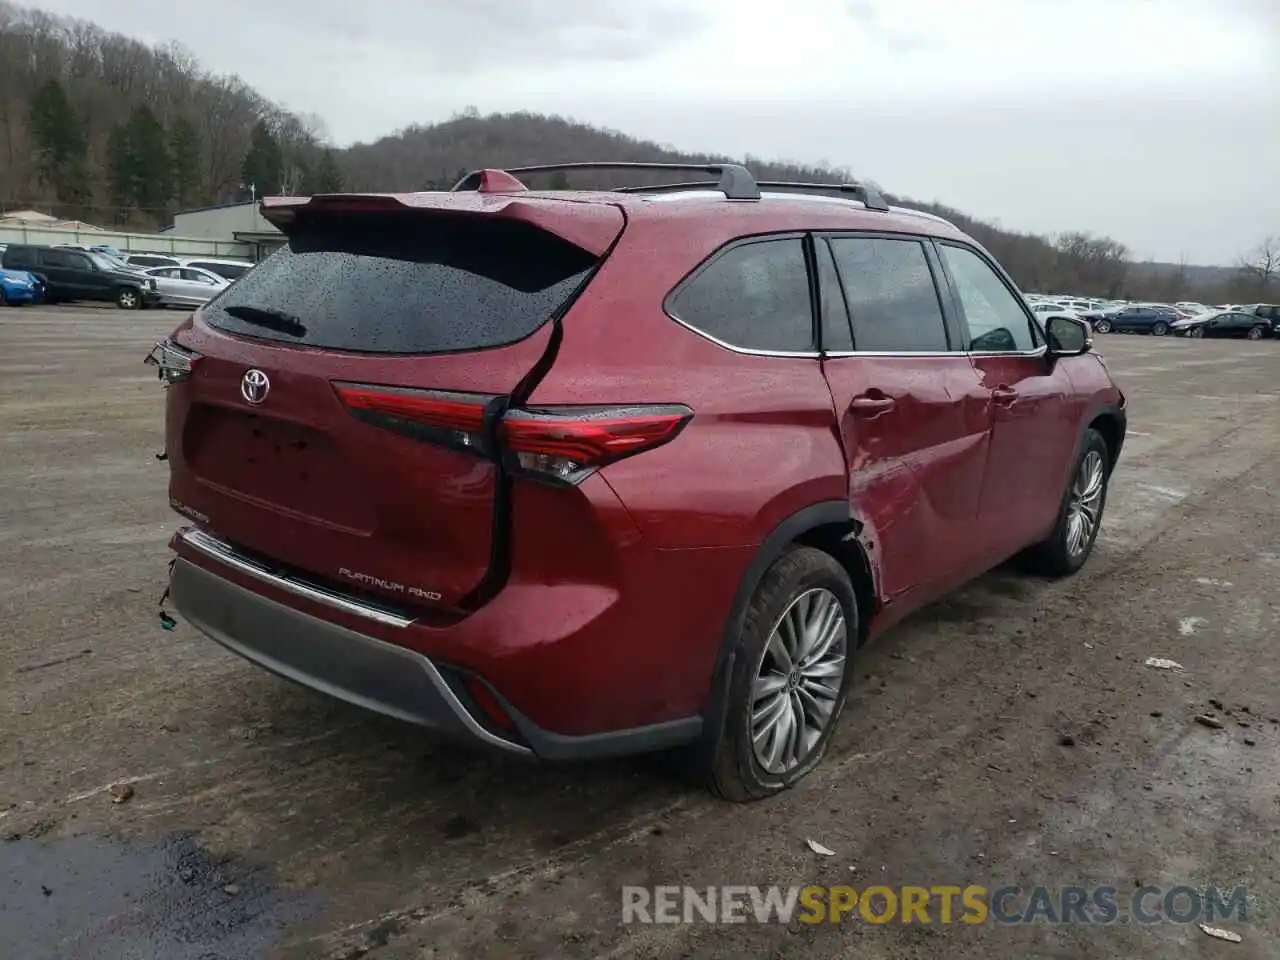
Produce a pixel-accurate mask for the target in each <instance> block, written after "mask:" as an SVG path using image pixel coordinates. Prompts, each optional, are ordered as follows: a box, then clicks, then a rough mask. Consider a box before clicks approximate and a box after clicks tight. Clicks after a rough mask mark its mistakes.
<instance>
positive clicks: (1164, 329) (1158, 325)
mask: <svg viewBox="0 0 1280 960" xmlns="http://www.w3.org/2000/svg"><path fill="white" fill-rule="evenodd" d="M1168 332H1169V325H1168V324H1167V323H1165V322H1164V321H1163V320H1157V321H1156V322H1155V323H1154V324H1152V325H1151V335H1152V336H1153V337H1163V336H1164V335H1165V334H1166V333H1168Z"/></svg>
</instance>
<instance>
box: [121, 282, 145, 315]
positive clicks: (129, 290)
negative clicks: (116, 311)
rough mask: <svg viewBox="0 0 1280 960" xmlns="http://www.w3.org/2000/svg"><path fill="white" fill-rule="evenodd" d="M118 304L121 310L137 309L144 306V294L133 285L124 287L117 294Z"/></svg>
mask: <svg viewBox="0 0 1280 960" xmlns="http://www.w3.org/2000/svg"><path fill="white" fill-rule="evenodd" d="M116 306H117V307H119V308H120V309H121V310H137V309H138V308H139V307H141V306H142V294H140V293H138V291H137V290H135V289H134V288H133V287H122V288H121V289H120V292H119V293H117V294H116Z"/></svg>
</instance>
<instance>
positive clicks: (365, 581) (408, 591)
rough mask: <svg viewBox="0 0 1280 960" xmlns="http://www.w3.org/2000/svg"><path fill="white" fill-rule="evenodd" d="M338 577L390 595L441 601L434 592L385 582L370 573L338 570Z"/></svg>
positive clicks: (389, 581) (390, 581)
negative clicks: (395, 594)
mask: <svg viewBox="0 0 1280 960" xmlns="http://www.w3.org/2000/svg"><path fill="white" fill-rule="evenodd" d="M338 576H340V577H342V578H344V579H346V580H351V581H354V582H355V583H358V584H360V585H361V586H365V587H377V588H378V589H380V590H386V591H387V592H388V593H403V594H404V595H405V596H407V597H414V598H416V599H418V600H432V601H435V600H440V599H441V596H440V594H438V593H436V592H435V591H434V590H423V589H422V588H421V587H406V586H405V585H404V584H403V583H396V582H395V581H394V580H384V579H382V577H375V576H373V575H372V574H369V573H357V572H356V571H355V570H348V569H347V568H346V567H339V568H338Z"/></svg>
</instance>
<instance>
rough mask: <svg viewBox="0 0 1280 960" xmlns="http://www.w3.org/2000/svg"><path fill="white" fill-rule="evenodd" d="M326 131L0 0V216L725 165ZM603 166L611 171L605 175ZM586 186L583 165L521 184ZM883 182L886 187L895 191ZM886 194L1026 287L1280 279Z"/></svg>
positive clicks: (1144, 294) (124, 213) (242, 87)
mask: <svg viewBox="0 0 1280 960" xmlns="http://www.w3.org/2000/svg"><path fill="white" fill-rule="evenodd" d="M325 141H326V135H325V127H324V122H323V120H322V119H320V118H317V117H307V118H304V117H299V116H298V115H296V114H294V113H291V112H289V111H288V110H286V109H284V108H283V107H281V106H280V105H278V104H275V103H273V102H271V101H270V100H268V99H267V98H265V97H263V96H262V95H261V94H260V93H258V92H257V91H256V90H254V89H253V88H251V87H249V86H248V85H247V84H245V83H244V82H243V81H242V80H240V79H239V78H237V77H234V76H222V75H217V74H214V73H211V72H209V71H207V70H205V69H204V68H202V67H201V65H200V64H199V63H198V62H197V60H196V59H195V57H194V56H192V55H191V54H190V53H189V52H187V51H185V50H184V49H182V48H181V47H178V46H176V45H166V46H161V47H152V46H148V45H146V44H144V43H141V42H139V41H137V40H134V39H131V38H129V37H125V36H121V35H119V34H113V33H109V32H107V31H104V30H102V29H101V28H99V27H97V26H95V25H93V24H90V23H86V22H84V21H79V20H70V19H65V18H59V17H53V16H50V15H48V14H45V13H41V12H38V11H33V10H27V9H24V8H19V7H16V6H13V5H11V4H10V3H8V2H7V0H0V211H3V210H13V209H22V208H35V209H38V210H42V211H44V212H48V213H53V214H55V215H57V216H60V217H63V218H66V219H83V220H87V221H89V222H92V223H97V224H101V225H104V226H105V225H120V226H131V227H135V228H140V229H154V228H156V227H158V226H162V225H164V224H166V223H168V222H170V220H171V218H172V214H173V212H174V211H175V210H178V209H183V208H189V207H194V206H203V205H206V204H212V203H222V202H226V201H229V200H234V199H240V198H242V197H245V196H246V194H247V186H248V185H249V184H253V185H254V187H255V188H256V190H257V193H258V195H259V196H262V195H264V194H270V193H313V192H326V191H333V190H338V189H351V190H382V191H395V190H421V189H433V188H434V189H439V188H443V187H447V186H450V185H452V184H453V183H454V182H455V181H456V180H457V178H458V177H459V176H460V175H461V174H462V173H463V172H465V171H467V170H473V169H476V168H479V167H486V166H516V165H522V164H533V163H550V162H555V161H565V160H584V159H589V160H639V161H663V162H686V163H687V162H695V161H698V162H706V161H709V160H730V159H734V158H730V157H723V156H715V155H709V154H692V153H687V152H681V151H677V150H675V149H673V148H670V147H666V146H663V145H660V144H657V143H651V142H647V141H642V140H638V139H635V138H633V137H630V136H627V135H625V134H623V133H619V132H616V131H613V130H605V129H600V128H598V127H593V126H589V125H586V124H582V123H575V122H572V121H570V120H566V119H563V118H561V117H554V116H542V115H537V114H531V113H511V114H494V115H490V116H481V115H480V114H479V113H478V112H477V111H476V110H474V109H471V108H468V109H466V110H463V111H462V112H461V113H459V114H457V115H456V116H454V117H452V118H450V119H448V120H445V121H443V122H440V123H435V124H431V125H421V126H412V127H409V128H407V129H405V130H402V131H399V132H397V133H395V134H393V135H390V136H386V137H383V138H382V139H380V140H377V141H376V142H374V143H364V144H356V145H354V146H351V147H348V148H346V149H334V148H331V147H329V146H327V145H326V143H325ZM738 159H740V160H743V161H744V162H745V163H746V164H747V165H748V166H749V167H750V168H751V169H752V171H753V172H754V173H755V174H756V175H757V177H759V178H760V179H778V180H806V181H818V182H828V183H833V182H840V181H848V180H851V179H859V177H858V174H859V173H861V171H858V170H857V169H856V168H854V169H845V168H833V167H824V166H806V165H801V164H794V163H781V162H774V161H764V160H761V159H759V158H756V157H746V158H738ZM853 159H854V160H855V161H856V158H853ZM609 177H610V182H614V183H616V182H619V181H618V178H617V176H616V174H609ZM675 178H676V179H687V178H688V175H676V177H675ZM594 182H599V181H594ZM594 182H593V181H591V180H589V179H587V178H586V175H582V174H575V175H574V176H572V177H564V176H557V177H554V178H553V177H547V178H546V179H545V180H542V181H540V182H539V181H531V183H532V185H535V186H565V185H569V186H591V185H594ZM633 182H644V181H633ZM648 182H653V181H652V180H651V181H648ZM883 186H884V187H885V188H887V192H888V193H889V194H890V195H891V196H892V190H893V185H892V184H885V185H883ZM894 199H895V200H896V201H897V202H898V203H902V204H905V205H909V206H916V207H919V208H921V209H925V210H929V211H932V212H935V213H938V214H941V215H942V216H944V217H946V218H947V219H949V220H952V221H953V222H955V223H957V224H958V225H959V226H960V227H961V228H962V229H964V230H966V231H968V232H969V233H970V234H972V235H973V236H974V237H976V238H977V239H978V240H979V241H980V242H981V243H983V244H984V245H986V246H987V247H988V248H989V249H990V250H991V251H992V252H993V253H994V254H995V255H996V256H997V257H998V258H999V259H1000V260H1001V262H1002V263H1003V264H1004V265H1005V266H1006V267H1007V268H1008V270H1009V271H1010V273H1012V274H1013V276H1014V278H1015V280H1016V281H1017V282H1018V283H1019V284H1020V285H1021V286H1022V287H1023V289H1026V290H1043V291H1053V292H1070V293H1077V294H1092V295H1098V296H1110V297H1119V296H1124V297H1130V298H1150V299H1163V300H1174V299H1182V298H1185V299H1203V300H1208V301H1211V302H1220V301H1221V300H1225V299H1233V300H1245V299H1248V300H1254V299H1266V298H1265V297H1261V296H1254V295H1252V294H1253V293H1254V292H1256V291H1257V290H1258V289H1264V290H1265V289H1267V288H1268V286H1269V285H1271V286H1274V285H1276V283H1277V281H1280V277H1273V276H1271V274H1270V273H1269V274H1268V275H1267V277H1266V278H1264V279H1259V276H1250V274H1249V273H1248V271H1243V272H1242V271H1237V270H1231V269H1226V270H1224V269H1222V268H1197V267H1188V266H1180V265H1164V264H1133V263H1130V257H1129V253H1128V251H1127V250H1126V249H1125V247H1124V246H1123V245H1122V244H1120V243H1118V242H1116V241H1114V240H1111V239H1108V238H1105V237H1096V236H1092V235H1089V234H1081V233H1071V234H1065V235H1061V236H1057V237H1054V238H1047V237H1041V236H1036V235H1033V234H1026V233H1014V232H1010V231H1007V230H1003V229H1000V228H997V227H995V226H992V225H990V224H988V223H985V222H983V221H980V220H978V219H975V218H973V217H971V216H969V215H967V214H964V213H961V212H960V211H957V210H952V209H949V208H946V207H943V206H939V205H937V204H931V203H919V202H915V201H913V200H912V199H911V198H904V197H894ZM1266 262H1267V263H1271V262H1272V261H1271V260H1270V259H1268V260H1267V261H1266ZM1276 262H1277V263H1280V260H1276Z"/></svg>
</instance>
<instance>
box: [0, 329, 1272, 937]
mask: <svg viewBox="0 0 1280 960" xmlns="http://www.w3.org/2000/svg"><path fill="white" fill-rule="evenodd" d="M179 319H180V315H179V314H177V313H159V312H152V313H143V314H127V313H124V312H121V311H117V310H114V309H93V308H26V309H20V310H18V309H9V310H0V490H3V493H4V495H3V497H2V498H0V834H2V835H3V842H0V956H2V957H5V958H6V960H8V958H12V960H27V958H38V960H44V958H54V957H58V958H62V957H68V958H70V957H75V958H80V957H84V958H93V960H97V958H100V957H101V958H115V957H121V958H125V957H128V958H132V957H139V958H142V957H145V958H148V960H150V958H154V957H163V958H165V960H187V958H190V960H214V958H226V960H232V958H235V960H240V958H254V960H257V958H268V957H271V958H285V960H295V958H296V960H312V958H321V960H338V958H343V960H349V958H356V957H370V958H375V960H403V958H411V957H415V958H416V957H432V958H443V957H468V958H485V957H565V958H576V957H655V958H656V957H698V958H701V957H724V958H742V957H770V958H790V957H805V958H806V960H823V958H836V957H851V956H857V957H860V958H894V960H903V958H930V960H933V958H947V960H963V958H970V957H973V958H983V960H1000V958H1026V957H1044V958H1068V957H1070V958H1077V957H1089V958H1092V957H1108V958H1110V957H1116V958H1119V957H1126V958H1147V957H1149V958H1161V960H1167V958H1172V957H1231V958H1238V960H1261V958H1274V957H1276V956H1280V916H1278V915H1277V912H1276V906H1275V905H1276V894H1277V890H1278V888H1280V869H1278V864H1277V850H1280V843H1278V842H1277V832H1278V829H1277V828H1278V827H1280V751H1278V750H1277V745H1278V744H1280V722H1278V721H1280V650H1278V649H1277V646H1276V638H1277V636H1278V635H1280V631H1278V630H1277V626H1280V600H1278V589H1277V584H1278V582H1280V504H1278V502H1277V497H1276V491H1277V490H1280V341H1271V342H1263V343H1232V342H1216V341H1199V342H1197V341H1184V340H1173V339H1156V338H1151V337H1128V336H1116V335H1112V336H1106V337H1099V338H1098V348H1099V349H1100V351H1101V352H1102V353H1103V354H1104V355H1105V356H1106V358H1107V359H1108V361H1109V362H1110V364H1111V366H1112V369H1113V371H1114V372H1115V374H1116V376H1117V378H1118V379H1119V381H1120V383H1121V386H1122V387H1123V388H1124V389H1125V390H1126V392H1127V393H1128V394H1129V396H1130V404H1131V407H1130V409H1131V412H1130V417H1131V420H1130V434H1129V440H1128V444H1127V447H1126V449H1125V453H1124V455H1123V458H1122V460H1121V464H1120V467H1119V469H1118V471H1117V473H1116V475H1115V478H1114V482H1113V487H1112V493H1111V498H1110V502H1109V504H1108V510H1107V514H1106V518H1105V522H1104V526H1103V533H1102V537H1101V539H1100V540H1099V543H1098V549H1097V551H1096V553H1095V555H1094V557H1093V559H1092V560H1091V562H1090V563H1089V565H1088V567H1087V568H1086V569H1085V571H1084V572H1082V573H1081V574H1080V575H1079V576H1077V577H1075V578H1074V579H1071V580H1069V581H1066V582H1058V583H1047V582H1042V581H1037V580H1031V579H1027V578H1024V577H1021V576H1019V575H1017V574H1015V573H1012V572H1009V571H1005V570H1001V571H997V572H994V573H992V574H990V575H988V576H986V577H984V578H983V579H982V580H980V581H978V582H977V583H975V584H973V585H971V586H970V587H968V588H966V589H965V590H964V591H962V592H961V593H959V594H957V595H956V596H955V597H953V598H952V599H950V600H948V601H946V602H944V603H941V604H938V605H936V606H934V607H932V608H930V609H928V610H926V611H925V612H923V613H922V614H920V615H918V616H916V617H914V618H913V619H911V620H910V621H909V622H908V623H906V624H904V625H902V626H901V627H900V628H898V629H895V630H894V631H893V632H892V633H891V634H890V635H888V636H886V637H885V638H884V639H883V640H882V641H881V642H880V643H878V644H876V645H874V646H873V647H872V648H871V649H869V650H868V651H866V652H865V654H864V655H863V656H862V658H861V661H860V663H859V677H858V681H857V683H856V686H855V690H854V698H853V701H852V702H851V703H850V705H849V708H848V709H847V710H846V711H845V715H844V720H843V725H842V728H841V730H840V732H839V734H838V736H837V739H836V742H835V744H834V747H833V749H832V751H831V754H830V755H829V756H828V759H827V761H826V763H825V764H824V765H823V766H822V767H821V769H820V770H819V771H818V772H817V773H815V774H814V775H813V776H811V777H810V778H808V780H806V781H805V782H804V783H803V784H802V785H801V786H800V787H798V788H797V789H795V790H793V791H790V792H789V793H788V794H786V795H784V796H781V797H778V798H776V799H774V800H771V801H769V802H765V803H761V804H757V805H753V806H750V807H734V806H729V805H725V804H722V803H718V802H716V801H713V800H711V799H710V798H709V797H707V796H704V795H703V794H701V793H700V792H698V791H696V790H692V789H690V788H689V787H687V786H686V785H685V784H684V783H682V782H681V781H680V780H679V779H678V778H677V777H676V776H674V775H672V774H671V773H670V772H669V771H668V768H667V766H666V765H664V764H663V763H661V762H658V761H656V760H653V759H641V760H631V761H627V762H619V763H608V764H594V765H584V766H575V767H539V766H534V765H527V764H522V763H520V762H518V761H512V760H508V759H505V758H499V757H493V756H489V755H484V754H478V753H473V752H471V751H468V750H466V749H462V748H459V747H455V746H448V745H443V744H439V743H436V742H434V741H431V740H428V739H424V737H423V735H422V734H421V733H420V732H419V731H417V730H415V729H412V728H408V727H405V726H401V725H399V724H397V723H395V722H392V721H384V720H381V719H379V718H376V717H372V716H369V715H366V714H364V713H361V712H360V711H358V710H356V709H354V708H348V707H345V706H343V705H339V704H335V703H332V702H329V701H328V700H325V699H324V698H322V697H320V696H318V695H314V694H311V693H309V692H307V691H304V690H301V689H298V688H295V687H293V686H290V685H288V684H286V683H284V682H283V681H280V680H277V679H275V678H273V677H271V676H269V675H268V674H266V673H264V672H262V671H261V670H258V669H256V668H253V667H251V666H249V665H247V664H244V663H242V662H241V661H239V660H237V659H236V658H235V657H233V656H232V655H231V654H229V653H227V652H225V651H224V650H222V649H221V648H219V647H218V646H216V645H215V644H213V643H211V642H209V641H207V640H205V639H203V638H202V637H201V636H199V635H197V634H196V633H195V631H193V630H192V629H190V628H189V627H187V626H186V625H185V624H181V623H180V624H178V626H177V628H176V629H175V630H173V631H172V632H169V631H166V630H164V629H162V628H161V627H160V625H159V622H158V618H157V606H156V603H157V599H158V597H159V594H160V592H161V590H162V588H163V583H164V578H165V570H166V566H165V565H166V560H167V551H166V542H167V539H168V537H169V535H170V533H171V532H172V531H173V530H174V529H175V528H176V527H177V526H178V525H179V519H178V518H177V517H176V515H174V514H172V513H171V512H170V511H169V509H168V506H167V499H166V491H165V487H166V469H165V466H164V464H162V463H158V462H157V461H156V459H155V456H154V454H155V452H156V451H157V450H159V449H160V445H161V435H160V434H161V419H162V412H161V404H162V391H161V388H160V386H159V384H158V383H157V382H156V381H155V380H154V379H153V378H152V376H151V370H150V368H145V367H143V366H142V364H141V359H142V356H143V354H144V353H145V352H146V351H147V349H148V348H149V347H150V346H151V344H152V342H153V341H154V340H155V339H157V338H158V337H160V336H162V335H163V334H164V333H166V332H168V330H169V329H170V328H172V327H173V326H174V325H175V324H176V323H177V321H178V320H179ZM1148 657H1165V658H1171V659H1173V660H1176V661H1178V662H1179V663H1180V664H1181V665H1182V666H1183V668H1184V669H1183V670H1181V671H1177V670H1160V669H1155V668H1152V667H1149V666H1146V665H1144V662H1145V660H1146V659H1147V658H1148ZM1215 700H1216V701H1219V702H1220V703H1219V704H1218V705H1216V706H1215V705H1213V704H1211V701H1215ZM1206 712H1209V713H1212V714H1214V715H1215V716H1216V717H1218V718H1219V720H1220V722H1221V723H1222V724H1223V726H1222V727H1221V728H1212V727H1206V726H1202V725H1200V724H1198V723H1196V722H1194V721H1193V718H1194V717H1195V716H1196V715H1197V714H1204V713H1206ZM1064 741H1065V742H1064ZM112 785H116V786H117V789H116V796H115V799H120V800H123V801H124V802H118V803H116V802H113V794H112V790H111V789H110V788H111V787H112ZM122 785H127V787H128V788H129V790H131V791H132V795H131V796H129V797H128V799H125V798H124V797H123V796H121V795H120V794H121V793H122V792H123V793H128V792H129V790H123V791H122V789H121V787H122ZM809 839H812V840H815V841H818V842H819V843H821V844H823V845H825V846H826V847H828V848H830V849H831V850H832V851H834V854H835V855H834V856H830V857H825V856H818V855H816V854H815V853H814V852H812V851H811V850H810V849H809V848H808V847H807V845H806V840H809ZM806 883H832V884H853V885H855V886H857V887H859V888H863V887H865V886H867V885H870V884H883V885H887V886H890V887H898V886H901V885H904V884H910V885H923V886H932V885H938V884H956V885H959V886H965V885H968V884H978V885H983V886H986V887H988V888H989V889H990V888H995V887H999V886H1001V885H1004V884H1020V885H1024V886H1034V885H1044V886H1049V887H1053V888H1059V887H1061V886H1065V885H1082V886H1089V885H1093V884H1110V885H1114V886H1116V887H1117V888H1119V890H1120V891H1121V897H1122V898H1123V897H1124V896H1126V895H1127V892H1128V891H1132V890H1133V889H1135V888H1137V887H1141V886H1143V885H1147V884H1150V885H1156V886H1161V887H1165V888H1168V887H1173V886H1176V885H1181V884H1186V885H1190V886H1193V887H1203V886H1218V887H1222V888H1227V889H1233V888H1235V887H1237V886H1244V887H1247V888H1248V890H1249V894H1250V901H1249V912H1248V916H1247V921H1245V922H1240V921H1239V920H1238V919H1237V920H1234V921H1231V922H1224V923H1223V924H1222V925H1223V926H1228V927H1230V928H1231V929H1233V930H1235V931H1236V932H1238V933H1239V934H1240V935H1241V937H1242V942H1241V943H1239V944H1232V943H1226V942H1223V941H1221V940H1217V939H1212V938H1210V937H1209V936H1207V935H1206V934H1204V933H1203V932H1202V931H1201V930H1200V929H1199V927H1198V926H1196V925H1195V924H1179V923H1173V922H1164V923H1157V924H1152V925H1140V924H1132V923H1130V924H1125V923H1116V924H1111V925H1105V926H1102V925H1096V924H1080V923H1076V924H1071V925H1052V924H1048V923H1045V922H1037V923H1032V924H1017V925H1005V924H998V923H985V924H978V925H965V924H957V923H953V924H939V923H934V924H929V925H923V924H902V923H897V922H895V923H888V924H884V925H875V924H871V923H867V922H865V921H863V920H861V919H857V918H856V917H855V919H854V920H851V921H848V922H846V923H843V924H838V925H833V924H822V925H816V926H809V925H805V924H802V923H799V922H795V921H793V922H792V923H790V924H786V925H783V924H757V923H747V924H740V925H714V924H710V923H707V922H703V921H697V922H694V923H692V924H677V925H656V924H654V925H645V924H640V925H625V926H624V925H623V924H621V922H620V919H621V888H622V887H623V885H642V886H656V885H668V884H691V885H695V886H699V887H705V886H707V885H745V884H762V885H768V884H780V885H782V886H784V887H786V886H791V885H796V884H800V885H802V884H806Z"/></svg>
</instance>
